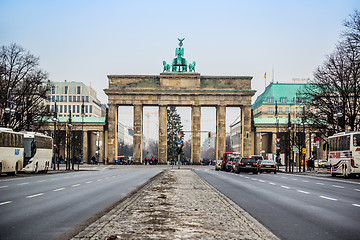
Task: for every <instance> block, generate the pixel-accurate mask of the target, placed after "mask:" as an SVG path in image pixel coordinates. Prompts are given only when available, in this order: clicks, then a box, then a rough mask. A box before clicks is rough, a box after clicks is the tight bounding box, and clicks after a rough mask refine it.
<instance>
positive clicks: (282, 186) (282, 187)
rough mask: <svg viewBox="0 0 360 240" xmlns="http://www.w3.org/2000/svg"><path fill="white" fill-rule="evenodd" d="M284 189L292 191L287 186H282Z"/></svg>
mask: <svg viewBox="0 0 360 240" xmlns="http://www.w3.org/2000/svg"><path fill="white" fill-rule="evenodd" d="M281 187H282V188H286V189H290V188H289V187H287V186H281Z"/></svg>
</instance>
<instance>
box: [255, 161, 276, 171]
mask: <svg viewBox="0 0 360 240" xmlns="http://www.w3.org/2000/svg"><path fill="white" fill-rule="evenodd" d="M258 169H259V172H260V173H262V172H273V173H274V174H276V163H275V162H274V161H273V160H262V161H259V163H258Z"/></svg>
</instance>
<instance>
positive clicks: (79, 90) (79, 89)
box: [76, 86, 81, 94]
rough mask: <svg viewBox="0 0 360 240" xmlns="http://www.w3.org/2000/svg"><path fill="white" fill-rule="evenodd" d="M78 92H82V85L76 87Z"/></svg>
mask: <svg viewBox="0 0 360 240" xmlns="http://www.w3.org/2000/svg"><path fill="white" fill-rule="evenodd" d="M76 93H77V94H80V93H81V87H80V86H77V87H76Z"/></svg>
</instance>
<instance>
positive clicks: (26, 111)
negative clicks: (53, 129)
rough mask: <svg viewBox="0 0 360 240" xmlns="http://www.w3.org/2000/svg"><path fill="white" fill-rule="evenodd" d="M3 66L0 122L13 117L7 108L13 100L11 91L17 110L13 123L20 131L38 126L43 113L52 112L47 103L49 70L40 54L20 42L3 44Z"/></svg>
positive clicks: (0, 60)
mask: <svg viewBox="0 0 360 240" xmlns="http://www.w3.org/2000/svg"><path fill="white" fill-rule="evenodd" d="M0 69H1V72H0V74H1V78H0V86H1V87H0V106H1V107H0V109H1V110H0V125H2V126H5V125H6V123H7V122H8V120H9V118H8V117H9V114H6V113H5V111H4V109H5V108H6V106H7V104H9V101H8V100H9V99H7V95H8V93H9V92H11V101H12V103H13V104H12V107H13V108H14V110H15V113H14V114H13V115H12V116H11V123H10V127H11V128H13V129H14V130H16V131H20V130H25V129H26V130H30V129H32V130H37V129H38V128H39V127H40V126H41V123H42V121H43V118H42V117H43V116H46V115H49V111H48V109H47V107H46V104H45V100H46V98H47V93H48V91H49V84H48V74H47V73H46V72H44V71H43V70H41V69H39V58H38V57H35V56H34V55H32V54H30V53H29V52H26V51H25V50H24V49H23V48H22V47H21V46H19V45H17V44H11V45H10V46H8V47H7V46H2V47H1V49H0ZM10 88H11V91H9V89H10ZM34 120H35V122H36V124H34Z"/></svg>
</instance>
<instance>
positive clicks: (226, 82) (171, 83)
mask: <svg viewBox="0 0 360 240" xmlns="http://www.w3.org/2000/svg"><path fill="white" fill-rule="evenodd" d="M178 40H179V41H180V42H179V47H178V48H176V51H175V58H174V60H173V62H172V65H171V71H170V65H169V64H167V63H166V62H165V61H164V62H163V66H164V70H163V73H160V74H159V75H108V76H107V77H108V79H109V87H108V88H107V89H105V90H104V91H105V93H106V95H107V96H108V105H109V110H108V141H107V142H108V145H107V151H108V159H109V161H110V162H112V161H113V159H115V158H116V156H118V153H117V150H118V135H117V126H118V107H119V106H121V105H128V106H129V105H130V106H133V107H134V118H133V120H134V137H133V141H134V142H133V149H134V153H133V160H134V162H142V159H143V157H142V152H143V151H142V147H143V107H144V106H158V107H159V144H158V157H159V163H166V161H167V108H168V107H169V106H182V107H191V121H192V122H191V126H192V135H191V162H192V163H195V164H196V163H200V161H201V159H200V150H201V149H200V140H201V139H200V131H201V127H200V125H201V124H200V121H201V107H215V108H216V159H220V158H221V157H222V155H223V153H224V152H225V148H226V107H239V108H240V109H241V124H242V125H241V128H242V131H241V134H242V143H241V149H242V155H243V156H249V155H251V154H253V152H252V151H253V150H252V149H253V148H252V145H253V144H252V136H251V133H250V132H251V110H250V108H251V97H252V96H253V95H254V94H255V91H254V90H252V89H251V79H252V77H248V76H202V75H200V73H196V72H195V65H196V64H195V62H193V63H190V64H189V65H187V62H186V59H185V58H184V57H183V55H184V49H183V48H182V45H183V44H182V41H183V40H184V39H178ZM206 117H209V116H206ZM247 132H249V133H250V136H247V134H246V133H247Z"/></svg>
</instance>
